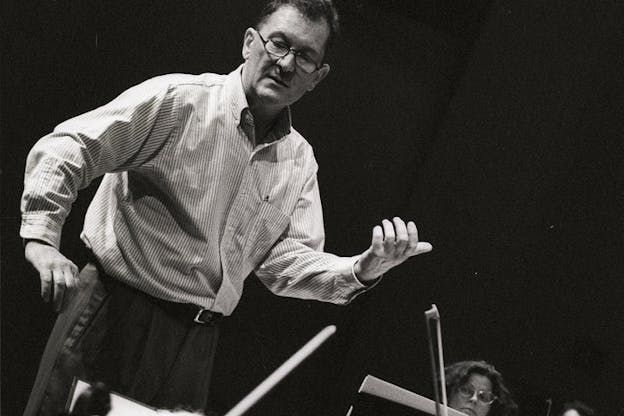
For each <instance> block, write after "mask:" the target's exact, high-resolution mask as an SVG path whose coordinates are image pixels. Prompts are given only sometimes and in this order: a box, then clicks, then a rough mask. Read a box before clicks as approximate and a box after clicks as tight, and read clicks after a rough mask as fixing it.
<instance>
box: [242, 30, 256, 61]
mask: <svg viewBox="0 0 624 416" xmlns="http://www.w3.org/2000/svg"><path fill="white" fill-rule="evenodd" d="M253 40H254V29H253V28H251V27H248V28H247V30H245V35H244V36H243V49H242V51H241V53H242V55H243V59H244V60H247V59H249V54H250V53H251V43H252V42H253Z"/></svg>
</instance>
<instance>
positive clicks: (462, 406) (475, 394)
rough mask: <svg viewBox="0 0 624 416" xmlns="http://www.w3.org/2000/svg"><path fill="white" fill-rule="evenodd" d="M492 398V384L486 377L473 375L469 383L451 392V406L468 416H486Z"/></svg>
mask: <svg viewBox="0 0 624 416" xmlns="http://www.w3.org/2000/svg"><path fill="white" fill-rule="evenodd" d="M488 396H492V382H491V381H490V379H489V378H487V377H486V376H483V375H481V374H476V373H473V374H471V375H470V377H469V378H468V381H467V382H466V383H465V384H463V385H461V386H459V387H458V388H457V389H456V390H455V391H452V392H451V397H450V399H449V406H450V407H452V408H453V409H455V410H459V411H460V412H462V413H465V414H467V415H468V416H486V415H487V414H488V412H489V411H490V406H491V404H490V403H488V402H489V401H490V400H488V399H490V398H489V397H488Z"/></svg>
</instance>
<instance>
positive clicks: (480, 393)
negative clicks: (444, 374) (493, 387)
mask: <svg viewBox="0 0 624 416" xmlns="http://www.w3.org/2000/svg"><path fill="white" fill-rule="evenodd" d="M457 392H458V393H459V394H460V395H461V396H462V397H464V398H465V399H470V398H472V397H473V396H474V395H475V393H476V394H477V400H478V401H480V402H481V403H483V404H488V405H489V404H492V403H494V400H496V399H497V397H496V395H495V394H494V393H492V392H491V391H487V390H475V389H474V388H473V387H472V386H461V387H460V388H459V389H457Z"/></svg>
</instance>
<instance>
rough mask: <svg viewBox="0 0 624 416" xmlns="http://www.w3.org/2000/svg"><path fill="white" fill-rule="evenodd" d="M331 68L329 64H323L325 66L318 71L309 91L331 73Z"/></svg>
mask: <svg viewBox="0 0 624 416" xmlns="http://www.w3.org/2000/svg"><path fill="white" fill-rule="evenodd" d="M329 69H330V67H329V64H323V66H322V67H320V68H319V69H318V70H317V71H316V73H315V74H314V79H313V80H312V82H311V83H310V86H308V91H312V90H313V89H314V88H315V87H316V86H317V85H318V84H319V83H320V82H321V81H322V80H323V78H325V77H326V76H327V74H329Z"/></svg>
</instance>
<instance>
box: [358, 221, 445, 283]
mask: <svg viewBox="0 0 624 416" xmlns="http://www.w3.org/2000/svg"><path fill="white" fill-rule="evenodd" d="M432 249H433V247H432V246H431V244H429V243H426V242H421V241H418V230H417V229H416V224H414V222H412V221H409V222H408V223H407V225H406V224H405V222H404V221H403V220H402V219H401V218H399V217H394V218H393V219H392V221H389V220H383V221H382V222H381V226H380V225H377V226H375V228H373V237H372V242H371V246H370V247H369V248H368V249H367V250H366V251H365V252H364V253H362V255H361V257H360V259H359V260H358V261H357V262H356V263H355V266H354V268H353V270H354V272H355V275H356V276H357V278H358V279H359V280H361V281H362V282H369V281H371V280H374V279H376V278H377V277H379V276H381V275H382V274H384V273H385V272H387V271H388V270H390V269H391V268H393V267H395V266H398V265H399V264H401V263H403V262H404V261H405V260H407V259H408V258H410V257H412V256H416V255H418V254H422V253H427V252H429V251H431V250H432Z"/></svg>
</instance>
